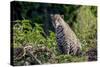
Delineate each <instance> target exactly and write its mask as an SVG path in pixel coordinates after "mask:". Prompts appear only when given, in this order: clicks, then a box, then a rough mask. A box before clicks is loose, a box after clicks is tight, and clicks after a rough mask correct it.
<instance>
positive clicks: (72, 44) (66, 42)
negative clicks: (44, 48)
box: [51, 14, 81, 55]
mask: <svg viewBox="0 0 100 67" xmlns="http://www.w3.org/2000/svg"><path fill="white" fill-rule="evenodd" d="M51 19H52V24H53V26H54V28H55V32H56V38H57V44H58V47H59V49H60V51H61V52H62V53H65V54H73V55H76V54H78V53H79V52H80V48H81V44H80V42H79V40H78V39H77V37H76V35H75V33H74V32H73V31H72V30H71V28H70V27H69V25H68V24H67V23H66V22H65V21H64V20H63V19H62V18H61V16H60V15H58V14H55V15H52V16H51Z"/></svg>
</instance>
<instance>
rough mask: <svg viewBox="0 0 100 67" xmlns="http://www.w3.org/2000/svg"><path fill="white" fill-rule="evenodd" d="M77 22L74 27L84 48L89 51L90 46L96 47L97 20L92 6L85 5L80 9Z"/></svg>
mask: <svg viewBox="0 0 100 67" xmlns="http://www.w3.org/2000/svg"><path fill="white" fill-rule="evenodd" d="M77 12H78V14H77V18H76V22H75V23H74V25H73V29H74V31H75V33H76V35H77V36H78V37H79V39H80V41H81V43H82V46H83V47H86V48H83V50H85V51H87V50H88V49H89V48H90V47H96V39H97V38H96V36H97V34H96V33H97V20H96V17H95V16H94V14H93V13H92V11H91V9H90V7H87V6H83V7H81V8H80V9H79V10H78V11H77Z"/></svg>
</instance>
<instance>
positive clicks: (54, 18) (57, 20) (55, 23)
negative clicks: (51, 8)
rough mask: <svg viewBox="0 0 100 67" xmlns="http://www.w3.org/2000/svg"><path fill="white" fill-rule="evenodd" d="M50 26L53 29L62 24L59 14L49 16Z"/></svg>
mask: <svg viewBox="0 0 100 67" xmlns="http://www.w3.org/2000/svg"><path fill="white" fill-rule="evenodd" d="M51 19H52V24H53V26H54V28H57V27H58V26H59V25H61V22H62V15H59V14H51Z"/></svg>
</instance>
